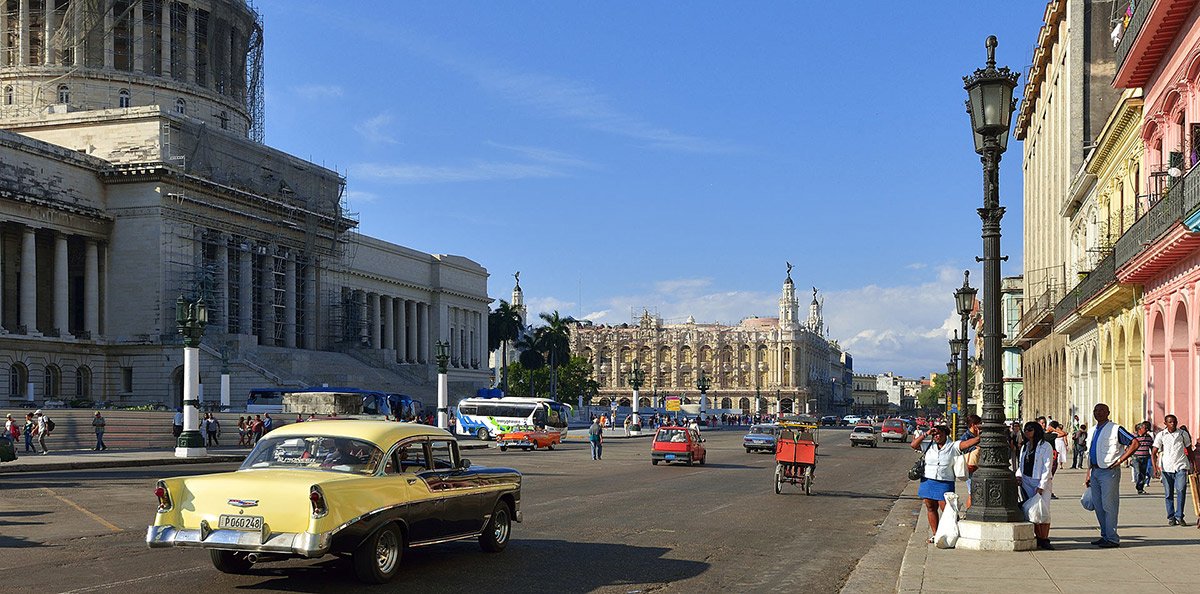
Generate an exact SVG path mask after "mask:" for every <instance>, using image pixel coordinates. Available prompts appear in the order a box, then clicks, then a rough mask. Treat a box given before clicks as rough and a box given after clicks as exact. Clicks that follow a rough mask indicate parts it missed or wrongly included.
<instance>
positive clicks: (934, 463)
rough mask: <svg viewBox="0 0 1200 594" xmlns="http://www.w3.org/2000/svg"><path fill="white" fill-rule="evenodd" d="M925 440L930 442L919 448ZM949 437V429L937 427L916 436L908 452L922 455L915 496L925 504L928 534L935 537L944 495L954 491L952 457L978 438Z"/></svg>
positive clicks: (943, 506)
mask: <svg viewBox="0 0 1200 594" xmlns="http://www.w3.org/2000/svg"><path fill="white" fill-rule="evenodd" d="M926 437H928V438H929V440H930V443H928V444H925V445H922V442H924V441H925V438H926ZM949 437H950V429H949V428H948V427H946V426H945V425H937V426H934V427H933V428H932V429H930V430H929V432H928V433H925V434H922V435H919V436H917V438H916V439H913V440H912V444H911V445H912V449H914V450H917V451H924V452H925V474H924V476H922V477H921V488H920V489H918V490H917V495H918V496H920V497H921V499H922V500H924V502H925V512H926V513H927V514H928V515H929V528H930V530H932V531H933V532H932V534H937V529H938V518H939V514H940V513H941V511H942V510H943V509H945V508H946V493H953V492H954V457H955V456H961V455H962V451H963V450H966V449H970V448H972V447H974V446H975V445H977V444H978V443H979V437H978V436H976V437H972V438H970V439H965V440H962V441H950V440H949ZM929 542H933V536H930V537H929Z"/></svg>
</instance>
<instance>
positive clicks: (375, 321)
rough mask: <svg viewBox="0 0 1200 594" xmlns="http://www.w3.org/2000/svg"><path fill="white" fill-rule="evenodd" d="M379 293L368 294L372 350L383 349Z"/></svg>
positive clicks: (368, 320)
mask: <svg viewBox="0 0 1200 594" xmlns="http://www.w3.org/2000/svg"><path fill="white" fill-rule="evenodd" d="M379 309H380V308H379V293H367V324H369V326H368V327H367V330H368V332H369V333H370V336H371V348H372V349H375V350H379V349H381V348H383V340H382V338H383V337H382V336H380V335H379Z"/></svg>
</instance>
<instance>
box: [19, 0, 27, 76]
mask: <svg viewBox="0 0 1200 594" xmlns="http://www.w3.org/2000/svg"><path fill="white" fill-rule="evenodd" d="M17 18H18V23H17V26H18V27H20V31H19V32H18V39H17V52H18V56H17V64H20V65H21V66H28V65H29V0H21V1H20V3H19V4H18V8H17Z"/></svg>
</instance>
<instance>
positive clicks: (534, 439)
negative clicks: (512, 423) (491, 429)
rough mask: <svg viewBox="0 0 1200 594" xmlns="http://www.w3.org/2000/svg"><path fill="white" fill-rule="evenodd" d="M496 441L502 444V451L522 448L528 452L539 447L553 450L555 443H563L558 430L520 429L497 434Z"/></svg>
mask: <svg viewBox="0 0 1200 594" xmlns="http://www.w3.org/2000/svg"><path fill="white" fill-rule="evenodd" d="M496 443H497V444H499V445H500V451H501V452H507V451H508V448H521V449H523V450H525V451H526V452H528V451H531V450H536V449H538V448H546V449H547V450H553V449H554V444H556V443H562V435H561V434H559V432H558V431H545V430H542V429H532V428H531V429H518V430H516V431H509V432H507V433H501V434H500V435H498V436H496Z"/></svg>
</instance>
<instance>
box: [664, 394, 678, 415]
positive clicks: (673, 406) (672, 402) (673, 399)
mask: <svg viewBox="0 0 1200 594" xmlns="http://www.w3.org/2000/svg"><path fill="white" fill-rule="evenodd" d="M667 410H668V411H678V410H679V397H678V396H667Z"/></svg>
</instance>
